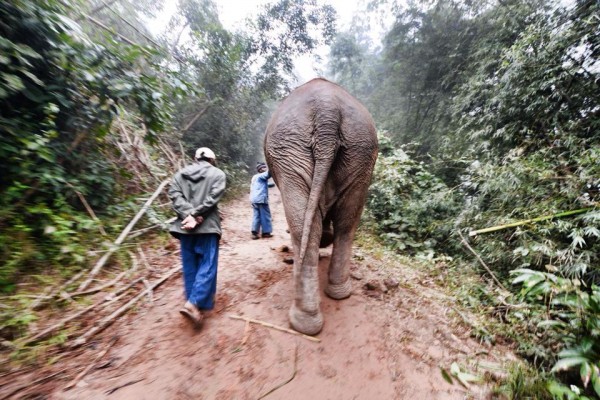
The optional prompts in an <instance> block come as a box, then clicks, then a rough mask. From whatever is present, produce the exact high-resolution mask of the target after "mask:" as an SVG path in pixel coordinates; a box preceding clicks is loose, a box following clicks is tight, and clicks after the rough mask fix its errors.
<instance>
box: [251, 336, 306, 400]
mask: <svg viewBox="0 0 600 400" xmlns="http://www.w3.org/2000/svg"><path fill="white" fill-rule="evenodd" d="M297 372H298V343H296V348H295V349H294V371H293V372H292V376H291V377H290V378H289V379H288V380H286V381H285V382H281V383H280V384H279V385H277V386H275V387H274V388H273V389H271V390H269V391H268V392H267V393H265V394H263V395H262V396H260V397H259V398H258V400H260V399H264V398H265V397H267V396H268V395H270V394H271V393H273V392H274V391H276V390H277V389H280V388H282V387H284V386H285V385H287V384H288V383H290V382H291V381H292V380H294V378H295V377H296V373H297Z"/></svg>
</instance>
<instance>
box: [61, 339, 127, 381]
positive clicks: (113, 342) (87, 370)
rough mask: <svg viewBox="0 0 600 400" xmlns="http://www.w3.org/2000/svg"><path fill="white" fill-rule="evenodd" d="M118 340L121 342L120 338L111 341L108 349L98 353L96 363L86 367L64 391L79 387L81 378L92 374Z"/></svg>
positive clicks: (93, 362)
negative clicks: (89, 373) (93, 369)
mask: <svg viewBox="0 0 600 400" xmlns="http://www.w3.org/2000/svg"><path fill="white" fill-rule="evenodd" d="M117 340H119V338H118V337H117V338H114V339H113V340H111V341H110V342H109V343H108V345H107V346H106V348H104V350H102V351H101V352H100V353H98V355H97V356H96V358H94V361H92V362H91V363H90V364H89V365H88V366H87V367H85V368H84V369H83V371H81V372H80V373H79V374H77V376H76V377H75V379H73V380H72V381H71V382H69V384H68V385H67V386H65V388H64V389H63V390H69V389H71V388H72V387H73V386H75V385H77V384H78V383H79V381H80V380H81V378H83V377H84V376H85V375H86V374H87V373H88V372H90V370H91V369H92V368H93V367H95V366H96V363H97V362H98V361H100V360H101V359H102V357H104V356H105V355H106V353H108V351H109V350H110V349H111V347H113V346H114V344H115V343H116V342H117Z"/></svg>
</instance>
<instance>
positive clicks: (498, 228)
mask: <svg viewBox="0 0 600 400" xmlns="http://www.w3.org/2000/svg"><path fill="white" fill-rule="evenodd" d="M595 209H596V207H588V208H580V209H579V210H572V211H564V212H560V213H557V214H552V215H544V216H542V217H537V218H531V219H526V220H523V221H518V222H513V223H510V224H505V225H496V226H491V227H489V228H483V229H478V230H475V231H471V232H469V236H476V235H478V234H480V233H489V232H496V231H501V230H503V229H508V228H514V227H516V226H521V225H526V224H530V223H533V222H541V221H546V220H549V219H554V218H563V217H570V216H572V215H577V214H583V213H586V212H588V211H591V210H595Z"/></svg>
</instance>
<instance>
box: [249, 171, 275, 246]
mask: <svg viewBox="0 0 600 400" xmlns="http://www.w3.org/2000/svg"><path fill="white" fill-rule="evenodd" d="M256 171H257V172H258V173H257V174H256V175H254V176H253V177H252V181H251V183H250V203H252V210H253V211H252V212H253V215H252V227H251V231H252V239H258V238H259V236H258V233H259V232H260V231H261V228H262V237H264V238H270V237H272V236H273V235H272V232H273V226H272V224H271V209H270V208H269V178H270V177H271V173H270V172H269V171H267V164H265V163H258V164H257V165H256Z"/></svg>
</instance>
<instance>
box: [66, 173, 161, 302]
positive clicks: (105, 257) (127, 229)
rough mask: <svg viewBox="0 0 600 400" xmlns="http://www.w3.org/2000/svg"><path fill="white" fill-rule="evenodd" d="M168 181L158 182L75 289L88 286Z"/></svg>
mask: <svg viewBox="0 0 600 400" xmlns="http://www.w3.org/2000/svg"><path fill="white" fill-rule="evenodd" d="M168 183H169V180H168V179H166V180H164V181H163V182H162V183H161V184H160V186H159V187H158V189H156V191H155V192H154V193H153V194H152V196H151V197H150V198H149V199H148V201H146V203H145V204H144V205H143V206H142V208H141V209H140V211H139V212H138V213H137V215H136V216H135V217H133V219H132V220H131V222H130V223H129V225H127V226H126V227H125V229H124V230H123V232H121V234H120V235H119V237H118V238H117V240H115V242H114V243H113V246H112V248H111V249H110V250H108V251H107V252H106V253H104V255H103V256H102V258H100V260H98V262H97V263H96V265H95V266H94V268H93V269H92V271H91V272H90V274H89V276H88V278H87V279H86V280H85V281H84V282H83V283H82V284H81V285H80V286H79V288H78V289H77V290H79V291H81V290H84V289H85V288H87V287H88V286H89V284H90V283H91V282H92V279H93V278H94V277H95V276H96V275H97V274H98V272H100V270H101V269H102V267H104V264H106V262H107V261H108V259H109V258H110V256H111V255H112V254H113V253H114V252H116V251H117V250H118V248H119V246H120V245H121V244H122V243H123V241H124V240H125V238H126V237H127V235H128V234H129V232H130V231H131V229H132V228H133V227H134V225H135V224H136V223H137V222H138V221H139V219H140V218H141V217H142V215H144V214H145V213H146V211H147V210H148V208H149V207H150V205H151V204H152V202H153V201H154V200H155V199H156V198H157V197H158V196H159V195H160V193H161V192H162V191H163V189H164V188H165V186H167V184H168Z"/></svg>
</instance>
